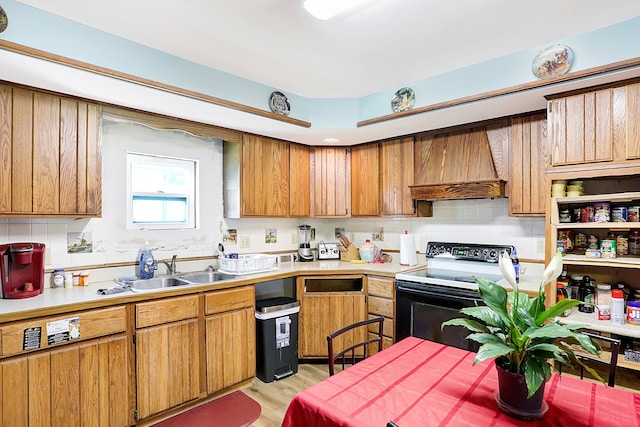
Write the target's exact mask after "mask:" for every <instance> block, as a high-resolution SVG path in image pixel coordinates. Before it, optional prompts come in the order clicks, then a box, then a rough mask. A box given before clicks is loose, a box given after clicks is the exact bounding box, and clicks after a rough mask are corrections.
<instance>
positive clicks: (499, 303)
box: [476, 277, 511, 324]
mask: <svg viewBox="0 0 640 427" xmlns="http://www.w3.org/2000/svg"><path fill="white" fill-rule="evenodd" d="M476 283H477V284H478V289H479V290H480V297H481V298H482V301H484V303H485V304H486V305H487V306H488V307H490V308H491V309H492V310H493V311H494V312H495V313H496V315H498V316H500V318H501V319H502V321H503V322H504V323H505V324H510V323H511V318H510V317H509V313H508V312H507V291H506V290H505V289H504V288H503V287H502V286H500V285H498V284H497V283H495V282H493V281H491V280H486V279H483V278H481V277H476Z"/></svg>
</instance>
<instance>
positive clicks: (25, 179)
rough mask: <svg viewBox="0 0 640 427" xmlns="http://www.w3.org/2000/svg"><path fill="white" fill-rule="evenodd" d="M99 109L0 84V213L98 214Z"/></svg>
mask: <svg viewBox="0 0 640 427" xmlns="http://www.w3.org/2000/svg"><path fill="white" fill-rule="evenodd" d="M101 117H102V110H101V107H100V106H98V105H94V104H89V103H86V102H82V101H76V100H74V99H71V98H65V97H61V96H57V95H52V94H48V93H43V92H38V91H33V90H29V89H23V88H18V87H12V86H9V85H0V153H1V154H2V156H1V160H0V163H1V164H0V169H1V171H0V190H1V191H0V214H8V215H16V216H37V215H47V216H52V215H53V216H56V215H67V216H71V215H73V216H87V217H97V216H100V215H101V213H102V158H101V150H100V121H101Z"/></svg>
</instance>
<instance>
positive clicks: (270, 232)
mask: <svg viewBox="0 0 640 427" xmlns="http://www.w3.org/2000/svg"><path fill="white" fill-rule="evenodd" d="M264 242H265V243H278V230H277V229H276V228H266V229H265V230H264Z"/></svg>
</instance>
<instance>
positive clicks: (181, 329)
mask: <svg viewBox="0 0 640 427" xmlns="http://www.w3.org/2000/svg"><path fill="white" fill-rule="evenodd" d="M136 379H137V385H138V418H139V419H144V418H147V417H149V416H151V415H154V414H158V413H160V412H162V411H164V410H166V409H169V408H172V407H174V406H177V405H180V404H181V403H185V402H188V401H189V400H192V399H195V398H197V397H198V396H199V394H200V338H199V334H198V320H197V319H190V320H185V321H181V322H174V323H169V324H166V325H160V326H154V327H150V328H146V329H142V330H138V331H136Z"/></svg>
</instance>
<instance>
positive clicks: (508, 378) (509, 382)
mask: <svg viewBox="0 0 640 427" xmlns="http://www.w3.org/2000/svg"><path fill="white" fill-rule="evenodd" d="M496 369H497V370H498V386H499V397H500V401H501V402H500V403H502V405H499V406H500V409H502V410H503V411H504V412H506V413H508V414H509V415H514V414H515V415H520V414H523V415H525V418H526V415H527V414H531V415H532V416H536V415H541V414H542V413H543V410H542V406H543V405H542V404H543V401H542V398H543V397H544V386H545V384H542V385H541V386H540V388H539V389H538V390H537V391H536V392H535V393H534V394H533V396H531V397H527V394H528V390H527V382H526V380H525V378H524V375H521V374H514V373H512V372H509V371H507V370H505V369H504V368H503V367H502V366H500V361H499V360H496ZM503 406H506V410H505V408H504V407H503Z"/></svg>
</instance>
